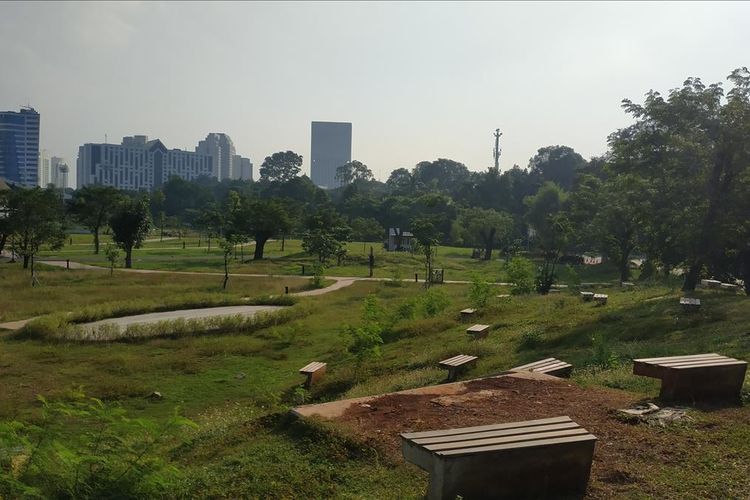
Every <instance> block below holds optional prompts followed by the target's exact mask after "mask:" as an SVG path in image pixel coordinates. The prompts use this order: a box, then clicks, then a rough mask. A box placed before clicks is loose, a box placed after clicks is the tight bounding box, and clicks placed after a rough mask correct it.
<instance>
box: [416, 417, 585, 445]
mask: <svg viewBox="0 0 750 500" xmlns="http://www.w3.org/2000/svg"><path fill="white" fill-rule="evenodd" d="M578 428H580V426H579V425H578V424H577V423H575V422H572V421H571V422H562V423H559V424H549V425H538V426H535V427H533V429H532V430H531V431H530V430H529V428H528V427H521V428H515V429H500V430H491V431H484V432H475V433H473V434H461V435H459V436H435V437H429V438H421V439H412V441H413V442H414V443H416V444H420V445H423V446H427V445H436V444H441V443H455V442H457V441H456V439H458V440H459V442H469V441H474V440H482V439H490V438H495V437H503V436H516V435H528V434H529V432H532V431H533V432H534V433H542V432H551V431H562V430H567V429H578ZM430 449H431V448H430Z"/></svg>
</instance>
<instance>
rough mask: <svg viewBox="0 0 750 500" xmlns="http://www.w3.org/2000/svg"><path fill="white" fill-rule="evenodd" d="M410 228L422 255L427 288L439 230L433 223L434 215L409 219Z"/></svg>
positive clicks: (429, 282)
mask: <svg viewBox="0 0 750 500" xmlns="http://www.w3.org/2000/svg"><path fill="white" fill-rule="evenodd" d="M411 230H412V234H414V238H415V239H416V241H417V243H418V247H419V251H420V253H421V254H422V255H423V256H424V266H425V273H426V278H425V287H427V288H429V287H430V285H431V282H432V266H433V262H434V259H435V251H436V249H437V246H438V244H439V242H440V232H439V231H438V229H437V226H436V224H435V221H434V216H418V217H415V218H414V219H412V221H411Z"/></svg>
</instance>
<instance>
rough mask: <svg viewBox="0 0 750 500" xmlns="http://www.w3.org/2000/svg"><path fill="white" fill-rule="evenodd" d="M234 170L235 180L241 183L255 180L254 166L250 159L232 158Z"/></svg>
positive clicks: (238, 156) (235, 156) (236, 156)
mask: <svg viewBox="0 0 750 500" xmlns="http://www.w3.org/2000/svg"><path fill="white" fill-rule="evenodd" d="M232 170H233V172H234V177H233V178H234V179H237V180H241V181H252V180H253V164H252V162H250V159H249V158H243V157H241V156H240V155H234V156H233V157H232Z"/></svg>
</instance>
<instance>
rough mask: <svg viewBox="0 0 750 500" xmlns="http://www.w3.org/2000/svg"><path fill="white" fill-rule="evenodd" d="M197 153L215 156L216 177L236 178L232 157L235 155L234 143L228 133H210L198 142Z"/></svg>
mask: <svg viewBox="0 0 750 500" xmlns="http://www.w3.org/2000/svg"><path fill="white" fill-rule="evenodd" d="M195 152H196V153H200V154H204V155H208V156H210V157H211V158H213V164H214V175H213V176H214V177H216V178H217V179H219V180H223V179H234V175H233V174H234V172H233V169H232V167H233V165H232V163H233V162H232V158H233V157H234V156H235V150H234V143H233V142H232V138H231V137H229V136H228V135H227V134H217V133H214V132H212V133H210V134H208V135H207V136H206V138H205V139H203V140H202V141H200V142H199V143H198V147H196V148H195Z"/></svg>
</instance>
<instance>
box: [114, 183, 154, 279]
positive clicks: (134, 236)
mask: <svg viewBox="0 0 750 500" xmlns="http://www.w3.org/2000/svg"><path fill="white" fill-rule="evenodd" d="M109 226H110V227H111V228H112V239H113V240H114V242H115V243H117V245H118V246H119V247H120V248H122V249H123V250H124V251H125V267H126V268H127V269H130V268H131V267H133V248H140V247H141V245H142V244H143V240H144V239H145V237H146V235H148V231H149V229H151V213H150V211H149V206H148V198H142V199H128V200H125V201H123V202H121V203H120V204H119V205H118V206H117V208H116V209H115V211H114V213H113V214H112V217H111V218H110V219H109Z"/></svg>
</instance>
